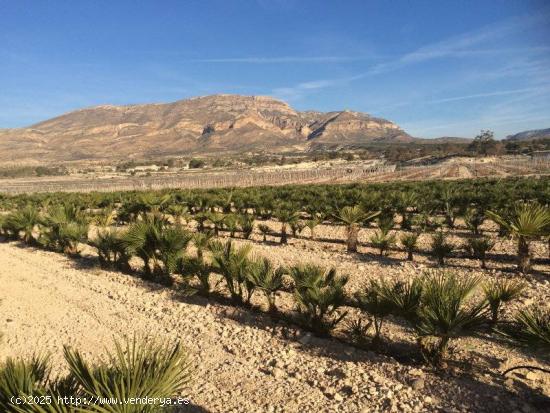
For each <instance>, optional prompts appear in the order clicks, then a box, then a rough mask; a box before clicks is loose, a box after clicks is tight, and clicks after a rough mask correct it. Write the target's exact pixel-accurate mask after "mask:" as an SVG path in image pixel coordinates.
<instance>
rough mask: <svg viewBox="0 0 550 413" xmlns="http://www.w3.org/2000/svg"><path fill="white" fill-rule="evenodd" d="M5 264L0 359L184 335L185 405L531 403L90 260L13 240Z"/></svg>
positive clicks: (501, 407) (299, 407) (451, 406)
mask: <svg viewBox="0 0 550 413" xmlns="http://www.w3.org/2000/svg"><path fill="white" fill-rule="evenodd" d="M0 262H1V265H0V286H1V287H0V331H2V332H3V333H4V338H3V342H2V344H1V345H0V358H1V359H3V358H4V357H6V356H18V355H26V356H28V355H30V354H32V353H35V352H50V353H51V354H52V358H53V361H54V363H56V365H57V366H59V365H60V361H61V351H62V346H63V345H64V344H69V345H72V346H75V347H78V348H79V349H81V350H82V351H83V353H84V354H85V355H87V356H90V357H94V356H97V355H100V354H102V353H103V350H104V349H105V347H106V346H108V347H110V346H111V344H112V337H113V336H114V335H117V336H119V335H121V334H129V335H132V334H133V333H138V334H147V333H149V334H152V335H154V336H158V337H163V338H173V339H179V340H181V341H182V343H184V345H185V346H186V347H187V348H188V349H189V351H190V353H191V354H192V357H193V360H194V361H195V362H196V364H197V371H196V373H195V380H194V383H193V385H192V388H190V389H189V394H188V396H189V398H190V399H191V400H192V402H193V403H194V404H195V405H196V406H195V407H194V410H185V411H199V412H203V411H207V412H247V413H248V412H298V411H300V412H367V411H368V412H375V411H399V412H403V411H405V412H406V411H417V412H418V411H430V412H431V411H439V410H444V411H478V412H481V411H493V412H494V411H508V409H509V408H510V407H511V406H517V407H518V408H519V409H523V408H524V407H525V404H524V403H523V402H522V401H520V400H519V399H515V398H514V397H512V396H511V395H510V394H509V393H507V392H506V391H504V390H502V389H501V388H497V387H488V386H487V385H484V384H481V383H478V382H476V381H474V380H472V379H467V380H465V379H463V378H460V377H453V376H452V375H449V376H448V377H440V376H436V375H433V374H431V373H428V372H423V371H422V370H420V369H418V368H414V367H410V366H405V365H402V364H400V363H398V362H396V361H395V360H393V359H391V358H386V357H383V356H379V355H376V354H374V353H369V352H363V351H358V350H355V349H353V348H351V347H349V346H346V345H343V344H340V343H337V342H334V341H330V340H321V339H317V338H313V337H310V336H309V335H304V334H303V333H300V331H297V330H296V329H294V328H292V327H290V326H286V325H282V324H276V323H273V322H271V321H270V320H269V319H267V318H266V317H263V316H257V315H254V314H253V313H249V312H246V311H237V310H234V309H232V308H230V307H224V306H222V305H219V304H212V303H208V302H207V301H206V300H204V299H202V298H198V297H196V298H191V299H186V300H185V301H183V300H181V299H178V298H177V297H175V296H174V295H173V294H172V293H171V292H170V291H168V290H166V289H158V288H157V287H154V286H151V285H148V284H146V283H144V282H142V281H140V280H137V279H134V278H132V277H130V276H126V275H122V274H119V273H110V272H105V271H102V270H99V269H97V268H95V267H93V266H89V265H88V266H87V261H86V260H84V259H82V260H70V259H68V258H65V257H63V256H61V255H58V254H54V253H49V252H44V251H38V250H34V249H30V248H22V247H19V246H18V244H15V243H11V244H0ZM88 264H89V263H88ZM413 384H414V387H417V390H415V389H413V387H412V386H413ZM422 387H424V388H423V389H422ZM512 410H514V409H513V408H512V409H511V410H510V411H512ZM522 411H528V410H522Z"/></svg>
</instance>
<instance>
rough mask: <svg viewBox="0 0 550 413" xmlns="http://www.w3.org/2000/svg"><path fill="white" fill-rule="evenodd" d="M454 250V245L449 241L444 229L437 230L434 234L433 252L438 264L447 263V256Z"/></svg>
mask: <svg viewBox="0 0 550 413" xmlns="http://www.w3.org/2000/svg"><path fill="white" fill-rule="evenodd" d="M452 251H453V245H452V244H450V243H448V242H447V238H446V236H445V234H444V233H443V232H442V231H437V232H436V233H435V234H434V235H433V236H432V244H431V252H432V255H433V256H434V257H435V258H436V259H437V264H438V265H440V266H443V265H445V258H446V257H448V256H449V254H450V253H451V252H452Z"/></svg>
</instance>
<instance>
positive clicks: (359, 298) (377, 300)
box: [355, 281, 393, 347]
mask: <svg viewBox="0 0 550 413" xmlns="http://www.w3.org/2000/svg"><path fill="white" fill-rule="evenodd" d="M380 289H381V283H380V282H378V281H371V282H370V285H369V287H368V288H367V290H366V291H364V292H358V293H356V294H355V301H356V305H357V306H358V307H359V308H360V309H361V310H363V311H366V312H367V313H368V314H370V315H371V316H372V318H373V320H372V321H373V325H374V337H373V339H372V344H373V346H375V347H377V346H379V345H380V344H381V342H382V339H381V333H382V323H383V321H384V319H385V318H386V317H387V316H388V315H390V314H391V312H392V310H393V306H392V303H391V302H390V301H389V300H388V299H386V297H385V296H384V295H383V294H381V293H380Z"/></svg>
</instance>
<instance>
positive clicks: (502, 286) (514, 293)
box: [483, 279, 525, 324]
mask: <svg viewBox="0 0 550 413" xmlns="http://www.w3.org/2000/svg"><path fill="white" fill-rule="evenodd" d="M524 289H525V283H523V282H521V281H514V280H502V279H497V280H494V281H492V282H487V283H485V284H483V292H484V294H485V299H486V300H487V302H488V303H489V307H490V308H491V321H492V323H493V324H496V323H497V321H498V315H499V312H500V309H501V306H502V304H504V303H508V302H510V301H512V300H515V299H516V298H518V297H519V296H520V295H521V293H522V291H523V290H524Z"/></svg>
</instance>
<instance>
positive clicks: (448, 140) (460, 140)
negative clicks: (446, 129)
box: [416, 136, 472, 144]
mask: <svg viewBox="0 0 550 413" xmlns="http://www.w3.org/2000/svg"><path fill="white" fill-rule="evenodd" d="M416 142H417V143H427V144H430V143H431V144H436V143H470V142H472V139H471V138H461V137H456V136H441V137H439V138H433V139H417V140H416Z"/></svg>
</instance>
